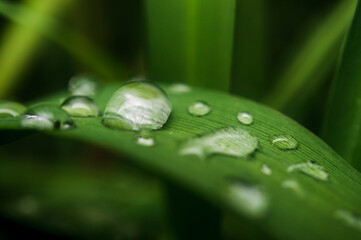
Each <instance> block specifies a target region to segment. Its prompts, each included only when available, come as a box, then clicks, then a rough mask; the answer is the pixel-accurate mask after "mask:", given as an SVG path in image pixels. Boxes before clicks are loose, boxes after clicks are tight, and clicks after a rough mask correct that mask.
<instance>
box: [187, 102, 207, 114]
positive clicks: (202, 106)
mask: <svg viewBox="0 0 361 240" xmlns="http://www.w3.org/2000/svg"><path fill="white" fill-rule="evenodd" d="M211 110H212V108H211V107H210V106H209V105H208V103H206V102H203V101H196V102H193V103H191V104H190V105H189V106H188V112H189V113H190V114H191V115H193V116H197V117H201V116H205V115H207V114H208V113H210V111H211Z"/></svg>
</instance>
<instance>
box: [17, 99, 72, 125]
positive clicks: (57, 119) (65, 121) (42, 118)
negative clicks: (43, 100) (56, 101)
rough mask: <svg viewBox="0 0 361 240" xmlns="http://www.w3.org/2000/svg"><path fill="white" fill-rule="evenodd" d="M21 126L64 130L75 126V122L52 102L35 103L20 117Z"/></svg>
mask: <svg viewBox="0 0 361 240" xmlns="http://www.w3.org/2000/svg"><path fill="white" fill-rule="evenodd" d="M21 126H22V127H24V128H29V129H36V130H53V129H62V130H65V129H70V128H73V127H75V123H74V121H73V120H72V119H71V118H70V116H69V115H68V113H67V112H65V111H64V110H62V109H61V108H60V107H58V106H56V105H52V104H37V105H35V106H33V107H30V108H29V109H28V110H27V112H26V114H25V115H24V116H23V118H22V119H21Z"/></svg>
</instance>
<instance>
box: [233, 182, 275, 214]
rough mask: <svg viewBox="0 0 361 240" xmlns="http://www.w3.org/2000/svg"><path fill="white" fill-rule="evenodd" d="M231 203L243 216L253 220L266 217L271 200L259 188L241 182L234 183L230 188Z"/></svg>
mask: <svg viewBox="0 0 361 240" xmlns="http://www.w3.org/2000/svg"><path fill="white" fill-rule="evenodd" d="M228 200H229V203H230V204H231V205H232V206H233V207H234V208H236V209H237V210H238V211H240V212H241V213H243V214H246V215H248V216H250V217H253V218H259V217H262V216H264V215H265V213H266V211H267V209H268V205H269V200H268V197H267V196H266V194H265V193H264V192H263V191H262V190H261V189H260V187H259V186H255V185H250V184H248V183H245V182H243V181H240V180H236V181H232V182H231V184H230V186H229V188H228Z"/></svg>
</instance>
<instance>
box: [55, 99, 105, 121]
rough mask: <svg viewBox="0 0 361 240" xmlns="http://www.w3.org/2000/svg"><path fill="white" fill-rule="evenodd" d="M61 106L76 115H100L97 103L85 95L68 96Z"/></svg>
mask: <svg viewBox="0 0 361 240" xmlns="http://www.w3.org/2000/svg"><path fill="white" fill-rule="evenodd" d="M61 108H62V109H63V110H65V111H66V112H67V113H69V114H70V115H71V116H74V117H96V116H99V115H100V110H99V107H98V106H97V104H96V103H95V102H94V101H93V100H92V99H91V98H88V97H85V96H72V97H69V98H67V99H66V100H65V101H64V102H63V103H62V104H61Z"/></svg>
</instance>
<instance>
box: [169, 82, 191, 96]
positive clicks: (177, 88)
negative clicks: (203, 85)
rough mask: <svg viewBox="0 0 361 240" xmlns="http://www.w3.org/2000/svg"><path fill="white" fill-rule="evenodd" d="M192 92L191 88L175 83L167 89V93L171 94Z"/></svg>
mask: <svg viewBox="0 0 361 240" xmlns="http://www.w3.org/2000/svg"><path fill="white" fill-rule="evenodd" d="M190 91H192V88H191V87H190V86H188V85H185V84H183V83H175V84H172V85H171V86H170V87H169V92H170V93H173V94H184V93H189V92H190Z"/></svg>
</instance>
